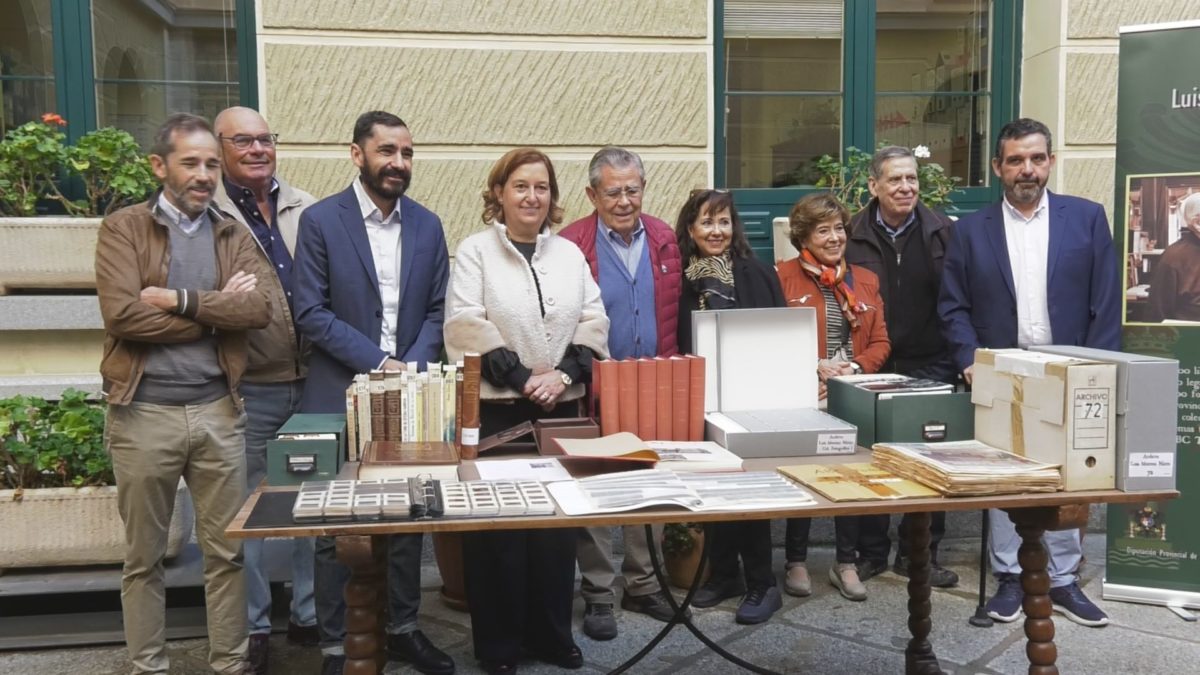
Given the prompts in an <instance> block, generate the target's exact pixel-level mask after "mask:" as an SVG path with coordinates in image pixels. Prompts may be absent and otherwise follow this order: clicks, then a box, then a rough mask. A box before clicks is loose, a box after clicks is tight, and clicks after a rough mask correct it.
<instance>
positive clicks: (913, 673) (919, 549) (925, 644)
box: [904, 513, 942, 675]
mask: <svg viewBox="0 0 1200 675" xmlns="http://www.w3.org/2000/svg"><path fill="white" fill-rule="evenodd" d="M929 522H930V514H929V513H913V514H910V520H909V528H908V543H909V549H908V550H909V559H908V630H909V632H910V633H912V639H911V640H909V641H908V647H907V648H906V649H905V650H904V672H905V673H906V674H907V675H937V674H939V673H941V672H942V668H941V666H940V665H939V664H938V660H937V655H935V654H934V653H933V645H931V644H930V643H929V633H930V632H931V631H932V630H933V620H932V619H931V618H930V617H931V614H932V609H933V607H932V605H931V603H930V601H929V597H930V595H931V594H932V589H931V588H930V586H929V572H930V565H929Z"/></svg>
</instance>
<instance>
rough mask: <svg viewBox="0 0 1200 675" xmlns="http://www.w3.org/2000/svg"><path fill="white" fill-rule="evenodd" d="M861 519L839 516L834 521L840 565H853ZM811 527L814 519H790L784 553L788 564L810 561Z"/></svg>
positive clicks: (835, 541)
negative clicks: (809, 535) (809, 536)
mask: <svg viewBox="0 0 1200 675" xmlns="http://www.w3.org/2000/svg"><path fill="white" fill-rule="evenodd" d="M861 518H862V516H837V517H835V518H834V519H833V532H834V546H835V548H836V550H837V561H838V562H839V563H852V562H854V560H855V554H854V545H855V544H856V543H857V542H858V528H859V520H860V519H861ZM811 527H812V518H788V521H787V536H786V538H785V539H784V552H785V553H786V554H787V561H788V562H790V563H799V562H804V561H805V560H807V559H808V531H809V529H810V528H811Z"/></svg>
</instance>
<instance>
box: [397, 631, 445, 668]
mask: <svg viewBox="0 0 1200 675" xmlns="http://www.w3.org/2000/svg"><path fill="white" fill-rule="evenodd" d="M387 653H388V656H390V657H392V658H393V659H399V660H402V661H407V662H409V663H410V664H412V667H413V668H416V669H417V672H421V673H425V675H450V674H451V673H453V672H454V659H452V658H450V657H449V656H448V655H447V654H446V652H443V651H442V650H440V649H438V648H437V647H434V646H433V643H432V642H430V641H429V638H427V637H425V634H424V633H422V632H421V631H419V630H414V631H413V632H411V633H400V634H397V635H388V639H387Z"/></svg>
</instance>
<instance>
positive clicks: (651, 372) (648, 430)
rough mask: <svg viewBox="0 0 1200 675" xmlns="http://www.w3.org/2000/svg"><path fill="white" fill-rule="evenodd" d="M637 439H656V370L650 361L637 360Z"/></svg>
mask: <svg viewBox="0 0 1200 675" xmlns="http://www.w3.org/2000/svg"><path fill="white" fill-rule="evenodd" d="M637 368H638V408H637V419H638V428H637V435H638V438H640V439H642V440H653V439H655V438H657V437H658V434H657V431H656V426H657V424H658V420H657V417H658V368H657V367H656V366H655V365H654V361H652V360H651V359H638V361H637Z"/></svg>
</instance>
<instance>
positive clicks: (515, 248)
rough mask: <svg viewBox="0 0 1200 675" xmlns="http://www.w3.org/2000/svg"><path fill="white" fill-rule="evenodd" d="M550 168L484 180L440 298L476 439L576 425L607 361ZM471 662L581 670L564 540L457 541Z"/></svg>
mask: <svg viewBox="0 0 1200 675" xmlns="http://www.w3.org/2000/svg"><path fill="white" fill-rule="evenodd" d="M558 194H559V193H558V182H557V180H556V178H555V176H554V165H553V164H551V163H550V158H549V157H547V156H546V155H545V154H543V153H542V152H540V151H539V150H536V149H534V148H517V149H515V150H512V151H510V152H508V153H507V154H505V155H504V156H503V157H501V158H500V160H499V161H498V162H496V164H495V166H493V167H492V170H491V172H490V173H489V174H488V182H487V187H486V189H485V190H484V192H483V204H484V207H483V221H484V222H485V223H488V229H487V230H485V231H483V232H479V233H476V234H474V235H472V236H470V237H468V238H467V239H465V240H464V241H463V242H462V244H460V245H459V247H458V252H457V253H456V254H455V258H454V272H453V274H452V275H451V277H450V288H449V291H448V292H447V294H446V323H445V337H446V352H447V353H448V354H449V356H450V358H451V359H460V358H462V355H463V353H465V352H478V353H479V354H480V355H482V361H483V372H482V374H483V381H482V382H481V384H480V398H481V401H480V406H479V408H480V410H479V412H480V435H481V436H486V435H489V434H492V433H495V432H497V431H501V430H503V429H505V428H508V427H510V426H512V425H514V424H517V423H519V422H522V421H526V420H535V419H539V418H542V417H575V416H577V415H579V412H580V409H579V402H580V401H581V400H583V394H584V385H585V384H586V383H587V382H589V381H590V380H591V375H592V359H593V357H601V358H603V357H605V356H607V345H608V317H607V316H605V314H604V304H603V302H602V301H601V300H600V289H599V287H597V286H596V282H595V281H593V280H592V274H591V271H590V270H589V269H588V266H587V262H586V261H585V260H584V257H583V254H582V253H580V252H579V249H578V248H577V247H576V246H575V245H574V244H572V243H571V242H569V241H567V240H565V239H563V238H561V237H559V236H558V235H555V234H553V233H551V231H550V225H551V223H559V222H561V221H562V209H561V208H560V207H559V206H558ZM463 557H464V563H465V568H466V582H467V603H468V604H469V605H470V609H471V625H472V632H473V634H474V642H475V658H477V659H479V661H480V662H481V663H482V665H483V667H484V669H485V670H486V671H487V672H489V673H512V672H515V671H516V668H517V662H518V660H519V659H520V658H521V656H522V652H524V653H525V654H528V655H530V656H533V657H535V658H537V659H540V660H542V661H545V662H548V663H552V664H554V665H557V666H560V667H563V668H580V667H582V665H583V655H582V653H581V652H580V651H579V647H578V646H577V645H576V644H575V639H574V637H573V636H572V634H571V603H572V600H573V596H574V590H575V531H574V530H573V529H555V530H548V529H547V530H521V531H488V532H476V533H469V534H466V535H464V536H463Z"/></svg>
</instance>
